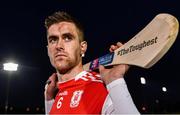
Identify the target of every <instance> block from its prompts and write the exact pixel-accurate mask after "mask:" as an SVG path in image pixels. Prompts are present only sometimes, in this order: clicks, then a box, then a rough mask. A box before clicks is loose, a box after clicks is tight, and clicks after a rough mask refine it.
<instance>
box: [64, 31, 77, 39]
mask: <svg viewBox="0 0 180 115" xmlns="http://www.w3.org/2000/svg"><path fill="white" fill-rule="evenodd" d="M62 36H64V37H66V36H68V37H71V38H75V36H74V35H73V34H72V33H69V32H67V33H63V34H62Z"/></svg>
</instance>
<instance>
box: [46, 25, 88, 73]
mask: <svg viewBox="0 0 180 115" xmlns="http://www.w3.org/2000/svg"><path fill="white" fill-rule="evenodd" d="M47 39H48V55H49V58H50V61H51V64H52V65H53V66H54V67H55V68H56V69H57V70H58V71H59V72H60V74H64V73H66V72H67V71H68V70H70V69H72V68H74V67H75V66H77V65H80V64H82V62H81V61H82V59H81V53H83V52H85V50H84V49H86V48H85V47H84V46H86V43H85V44H84V43H83V42H81V43H80V40H79V38H78V30H77V28H76V26H75V25H74V24H73V23H70V22H60V23H56V24H53V25H51V26H50V27H49V29H48V31H47Z"/></svg>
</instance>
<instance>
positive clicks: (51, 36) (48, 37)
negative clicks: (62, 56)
mask: <svg viewBox="0 0 180 115" xmlns="http://www.w3.org/2000/svg"><path fill="white" fill-rule="evenodd" d="M51 38H57V36H55V35H49V36H47V39H51Z"/></svg>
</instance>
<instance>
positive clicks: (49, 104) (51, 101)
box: [44, 99, 54, 115]
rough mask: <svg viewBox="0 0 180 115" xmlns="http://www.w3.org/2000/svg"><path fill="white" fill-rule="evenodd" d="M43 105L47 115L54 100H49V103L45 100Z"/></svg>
mask: <svg viewBox="0 0 180 115" xmlns="http://www.w3.org/2000/svg"><path fill="white" fill-rule="evenodd" d="M44 103H45V114H46V115H48V114H49V112H50V110H51V108H52V105H53V103H54V99H52V100H49V101H46V100H45V102H44Z"/></svg>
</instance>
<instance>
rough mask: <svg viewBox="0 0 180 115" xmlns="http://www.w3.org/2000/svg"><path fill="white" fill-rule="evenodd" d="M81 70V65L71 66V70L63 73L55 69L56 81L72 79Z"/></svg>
mask: <svg viewBox="0 0 180 115" xmlns="http://www.w3.org/2000/svg"><path fill="white" fill-rule="evenodd" d="M82 71H83V67H82V66H81V65H79V66H76V67H74V68H72V69H71V70H69V71H68V72H66V73H65V74H60V73H59V72H58V71H57V74H58V81H61V82H63V81H68V80H70V79H73V78H74V77H76V75H78V74H79V73H80V72H82Z"/></svg>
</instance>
